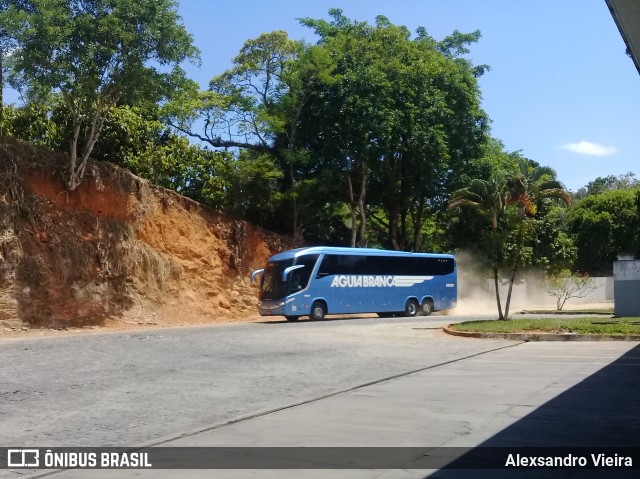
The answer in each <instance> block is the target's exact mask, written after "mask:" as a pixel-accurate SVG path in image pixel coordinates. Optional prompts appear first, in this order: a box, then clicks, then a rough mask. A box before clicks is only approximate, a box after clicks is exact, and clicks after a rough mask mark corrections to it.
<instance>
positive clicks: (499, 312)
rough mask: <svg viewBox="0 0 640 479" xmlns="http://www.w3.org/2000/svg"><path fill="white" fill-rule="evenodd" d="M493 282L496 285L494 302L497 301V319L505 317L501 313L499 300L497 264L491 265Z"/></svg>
mask: <svg viewBox="0 0 640 479" xmlns="http://www.w3.org/2000/svg"><path fill="white" fill-rule="evenodd" d="M493 283H494V285H495V287H496V302H497V303H498V319H505V318H504V316H503V315H502V302H501V301H500V282H499V280H498V266H497V265H496V264H494V265H493Z"/></svg>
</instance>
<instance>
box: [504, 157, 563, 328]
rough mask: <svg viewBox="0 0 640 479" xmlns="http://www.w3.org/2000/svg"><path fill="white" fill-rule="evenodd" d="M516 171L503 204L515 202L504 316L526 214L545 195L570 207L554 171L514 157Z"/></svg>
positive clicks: (535, 208)
mask: <svg viewBox="0 0 640 479" xmlns="http://www.w3.org/2000/svg"><path fill="white" fill-rule="evenodd" d="M518 170H519V171H518V172H517V173H516V174H514V175H512V176H511V178H509V179H508V180H507V189H508V192H509V193H508V194H509V198H508V200H507V204H510V205H511V204H515V205H518V219H519V221H518V236H517V238H518V239H517V243H516V249H515V256H514V260H513V266H512V268H511V276H510V277H509V290H508V292H507V302H506V305H505V314H504V315H505V317H507V318H508V317H509V306H510V304H511V292H512V290H513V283H514V281H515V277H516V271H517V269H518V264H519V262H520V256H521V252H522V243H523V241H524V233H523V229H524V228H523V226H524V223H525V220H526V218H527V217H534V216H535V215H536V214H537V212H538V207H539V205H540V203H541V202H542V201H544V200H545V199H548V198H552V199H556V200H559V201H562V202H563V203H564V204H565V206H567V207H571V204H572V200H571V194H570V193H569V192H568V191H567V190H566V188H565V186H564V185H563V184H562V183H561V182H559V181H558V180H557V179H556V172H555V170H554V169H553V168H549V167H547V166H534V165H533V164H532V162H531V161H530V160H527V159H526V158H519V159H518Z"/></svg>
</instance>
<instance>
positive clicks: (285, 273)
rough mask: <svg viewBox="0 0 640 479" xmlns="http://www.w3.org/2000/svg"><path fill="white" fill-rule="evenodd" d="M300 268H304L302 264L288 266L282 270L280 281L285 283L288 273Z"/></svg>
mask: <svg viewBox="0 0 640 479" xmlns="http://www.w3.org/2000/svg"><path fill="white" fill-rule="evenodd" d="M300 268H304V265H303V264H298V265H296V266H289V267H288V268H285V270H284V271H283V272H282V282H283V283H285V282H286V281H287V279H288V278H289V273H291V272H292V271H295V270H296V269H300Z"/></svg>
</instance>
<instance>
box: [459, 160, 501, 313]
mask: <svg viewBox="0 0 640 479" xmlns="http://www.w3.org/2000/svg"><path fill="white" fill-rule="evenodd" d="M508 197H509V192H508V190H507V178H506V175H505V173H504V172H500V171H497V172H494V173H493V174H492V176H491V177H490V178H489V179H488V180H483V179H475V180H472V182H471V184H470V185H469V186H468V187H466V188H462V189H460V190H457V191H455V192H454V194H453V196H452V198H451V201H450V202H449V209H457V208H461V207H466V208H470V209H471V210H473V211H474V212H475V213H476V214H477V215H478V216H480V217H481V218H483V219H484V220H485V221H486V222H487V223H489V225H490V229H489V230H488V232H487V233H486V235H485V237H486V239H487V241H486V243H487V244H488V245H489V246H488V248H487V249H488V256H489V257H490V259H491V271H492V272H493V281H494V287H495V292H496V302H497V306H498V319H505V315H504V314H503V313H502V302H501V301H500V288H499V285H500V278H499V273H498V269H499V266H500V263H501V262H502V257H503V248H504V236H503V231H501V227H500V220H501V219H502V217H503V216H504V211H505V208H506V207H507V200H508Z"/></svg>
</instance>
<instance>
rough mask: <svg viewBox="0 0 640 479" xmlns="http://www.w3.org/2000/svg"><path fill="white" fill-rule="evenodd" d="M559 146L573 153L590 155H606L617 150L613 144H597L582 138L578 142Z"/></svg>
mask: <svg viewBox="0 0 640 479" xmlns="http://www.w3.org/2000/svg"><path fill="white" fill-rule="evenodd" d="M561 148H562V149H563V150H567V151H571V152H573V153H578V154H579V155H591V156H608V155H613V154H614V153H617V152H618V149H617V148H616V147H615V146H605V145H598V144H597V143H591V142H590V141H584V140H582V141H581V142H578V143H567V144H566V145H562V146H561Z"/></svg>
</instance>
